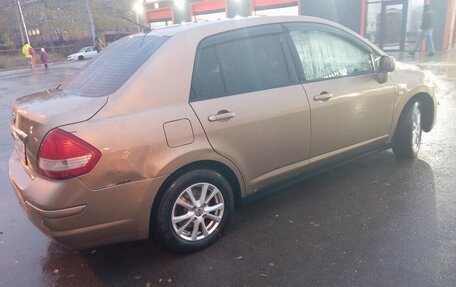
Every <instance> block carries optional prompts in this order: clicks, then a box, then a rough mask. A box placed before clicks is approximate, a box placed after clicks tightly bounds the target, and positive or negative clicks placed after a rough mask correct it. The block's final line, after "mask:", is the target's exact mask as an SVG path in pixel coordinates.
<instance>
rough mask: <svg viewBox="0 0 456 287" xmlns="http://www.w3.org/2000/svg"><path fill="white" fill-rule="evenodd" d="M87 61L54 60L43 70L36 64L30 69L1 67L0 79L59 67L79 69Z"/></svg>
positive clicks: (59, 68) (45, 71) (58, 68)
mask: <svg viewBox="0 0 456 287" xmlns="http://www.w3.org/2000/svg"><path fill="white" fill-rule="evenodd" d="M88 62H89V61H74V62H67V61H61V62H54V63H50V64H49V68H48V70H45V69H44V67H42V66H38V67H36V68H34V69H31V68H30V67H20V68H8V69H1V70H0V79H5V78H14V77H21V76H24V75H27V74H31V73H33V74H38V73H48V72H50V71H53V70H61V69H65V70H68V69H75V70H79V69H81V68H82V67H83V66H84V65H85V64H87V63H88Z"/></svg>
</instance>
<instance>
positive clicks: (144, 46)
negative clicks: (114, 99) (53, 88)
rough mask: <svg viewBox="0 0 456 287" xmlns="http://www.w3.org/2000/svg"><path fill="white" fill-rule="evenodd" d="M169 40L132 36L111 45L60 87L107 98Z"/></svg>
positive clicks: (80, 94)
mask: <svg viewBox="0 0 456 287" xmlns="http://www.w3.org/2000/svg"><path fill="white" fill-rule="evenodd" d="M167 39H168V37H159V36H130V37H125V38H123V39H120V40H119V41H116V42H114V43H112V44H111V45H109V47H108V48H106V49H105V50H103V51H102V52H101V53H100V54H99V55H98V56H97V57H96V58H95V59H93V60H92V61H91V62H90V63H88V64H86V66H85V67H84V68H83V69H81V70H80V71H79V72H78V73H77V74H76V75H75V76H73V77H72V78H71V79H69V80H68V81H66V82H65V83H63V85H62V86H61V87H60V89H61V90H63V92H64V93H66V94H70V95H75V96H84V97H103V96H107V95H109V94H112V93H114V92H115V91H117V90H118V89H119V88H120V87H121V86H122V85H123V84H124V83H125V82H126V81H127V80H128V79H129V78H130V77H131V76H132V75H133V74H134V73H135V72H136V71H137V70H138V69H139V68H140V67H141V65H142V64H144V63H145V62H146V61H147V59H149V57H150V56H152V55H153V54H154V53H155V51H157V50H158V48H160V46H161V45H162V44H163V43H164V42H165V41H166V40H167Z"/></svg>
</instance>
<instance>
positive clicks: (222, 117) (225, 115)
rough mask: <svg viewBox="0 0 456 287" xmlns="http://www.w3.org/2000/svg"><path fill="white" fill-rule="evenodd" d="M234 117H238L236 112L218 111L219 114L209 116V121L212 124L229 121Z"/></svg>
mask: <svg viewBox="0 0 456 287" xmlns="http://www.w3.org/2000/svg"><path fill="white" fill-rule="evenodd" d="M234 116H236V114H235V113H234V112H230V111H227V110H221V111H218V113H217V114H215V115H211V116H209V117H208V118H207V119H208V120H209V121H210V122H215V121H227V120H229V119H231V118H234Z"/></svg>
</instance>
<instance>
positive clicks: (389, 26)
mask: <svg viewBox="0 0 456 287" xmlns="http://www.w3.org/2000/svg"><path fill="white" fill-rule="evenodd" d="M407 3H408V1H407V0H397V1H371V2H368V6H367V21H366V38H367V39H369V40H370V41H371V42H372V43H374V44H376V45H377V46H379V47H380V48H381V49H383V50H385V51H399V50H404V48H405V37H406V28H407Z"/></svg>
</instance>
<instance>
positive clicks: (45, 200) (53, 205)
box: [8, 151, 165, 249]
mask: <svg viewBox="0 0 456 287" xmlns="http://www.w3.org/2000/svg"><path fill="white" fill-rule="evenodd" d="M8 167H9V178H10V181H11V183H12V185H13V187H14V190H15V192H16V195H17V197H18V199H19V203H20V205H21V207H22V209H23V210H24V211H25V213H26V215H27V217H28V218H29V219H30V220H31V221H32V223H33V224H34V225H35V226H36V227H38V229H40V230H41V231H42V232H43V233H44V234H46V235H47V236H48V237H50V238H52V239H55V240H56V241H57V242H59V243H61V244H63V245H65V246H67V247H70V248H76V249H84V248H91V247H95V246H100V245H106V244H112V243H117V242H123V241H132V240H141V239H145V238H147V237H148V235H149V219H150V211H151V208H152V203H153V200H154V198H155V195H156V193H157V191H158V189H159V188H160V186H161V184H162V183H163V182H164V180H165V177H160V178H154V179H147V180H140V181H134V182H130V183H125V184H120V185H115V186H110V187H106V188H102V189H97V190H91V189H89V188H88V187H87V186H85V185H84V184H83V183H82V182H81V181H80V180H79V179H78V178H72V179H69V180H62V181H54V180H50V179H46V178H42V177H39V176H37V177H35V178H32V177H30V175H29V174H28V173H27V172H26V170H25V168H24V166H23V165H22V162H21V159H20V158H19V155H18V153H17V152H16V151H14V152H13V154H12V155H11V157H10V159H9V162H8Z"/></svg>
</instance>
